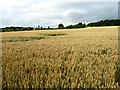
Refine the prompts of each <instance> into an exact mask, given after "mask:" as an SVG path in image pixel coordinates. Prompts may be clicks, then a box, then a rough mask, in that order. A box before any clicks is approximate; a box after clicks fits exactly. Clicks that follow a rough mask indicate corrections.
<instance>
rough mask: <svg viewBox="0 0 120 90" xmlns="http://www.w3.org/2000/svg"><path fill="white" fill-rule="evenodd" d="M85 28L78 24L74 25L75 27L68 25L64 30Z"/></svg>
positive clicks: (84, 25)
mask: <svg viewBox="0 0 120 90" xmlns="http://www.w3.org/2000/svg"><path fill="white" fill-rule="evenodd" d="M85 27H86V24H85V23H84V24H82V23H78V24H75V25H69V26H66V27H65V28H66V29H72V28H85Z"/></svg>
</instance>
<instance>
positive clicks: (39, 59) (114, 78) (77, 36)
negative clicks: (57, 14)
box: [2, 27, 120, 88]
mask: <svg viewBox="0 0 120 90" xmlns="http://www.w3.org/2000/svg"><path fill="white" fill-rule="evenodd" d="M117 32H118V30H117V27H107V28H106V27H100V28H85V29H80V30H79V29H77V30H76V29H74V30H58V31H57V30H55V31H53V30H51V31H32V32H31V31H27V32H24V33H23V32H16V33H14V32H12V33H11V32H9V33H3V40H7V39H9V38H10V39H11V37H23V38H24V37H25V36H28V37H34V36H36V35H38V36H44V37H46V36H45V35H48V34H66V35H64V36H60V37H57V36H54V35H53V37H52V38H49V37H48V38H45V39H43V40H35V41H34V42H33V41H32V40H30V41H29V42H17V43H15V42H13V43H10V42H6V43H4V42H3V46H2V67H3V75H2V77H3V81H2V87H3V88H119V86H120V81H119V78H120V69H119V68H120V66H119V61H118V33H117ZM39 34H41V35H39ZM43 34H44V35H43ZM50 37H51V36H50Z"/></svg>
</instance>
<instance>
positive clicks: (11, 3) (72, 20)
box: [0, 0, 119, 27]
mask: <svg viewBox="0 0 120 90" xmlns="http://www.w3.org/2000/svg"><path fill="white" fill-rule="evenodd" d="M118 1H119V0H66V1H65V0H1V2H0V13H1V14H0V19H1V20H0V27H6V26H23V27H27V26H31V27H37V26H38V25H40V26H43V27H48V26H50V27H57V25H58V24H59V23H63V24H64V25H65V26H66V25H70V24H77V23H79V22H83V23H89V22H95V21H99V20H105V19H117V18H118Z"/></svg>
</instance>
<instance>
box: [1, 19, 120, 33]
mask: <svg viewBox="0 0 120 90" xmlns="http://www.w3.org/2000/svg"><path fill="white" fill-rule="evenodd" d="M96 26H97V27H98V26H120V19H111V20H101V21H98V22H91V23H89V24H85V23H81V22H80V23H78V24H75V25H68V26H64V25H63V24H62V23H60V24H59V25H58V27H57V28H51V27H50V26H48V27H47V28H44V27H42V26H41V27H40V25H38V27H36V28H34V27H14V26H12V27H5V28H0V31H2V32H10V31H27V30H54V29H75V28H86V27H96Z"/></svg>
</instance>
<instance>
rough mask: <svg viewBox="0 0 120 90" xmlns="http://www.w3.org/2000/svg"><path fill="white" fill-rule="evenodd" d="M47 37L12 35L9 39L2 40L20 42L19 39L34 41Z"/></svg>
mask: <svg viewBox="0 0 120 90" xmlns="http://www.w3.org/2000/svg"><path fill="white" fill-rule="evenodd" d="M41 39H45V37H43V36H39V37H38V36H35V37H12V38H10V39H9V40H2V42H19V41H33V40H41Z"/></svg>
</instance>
